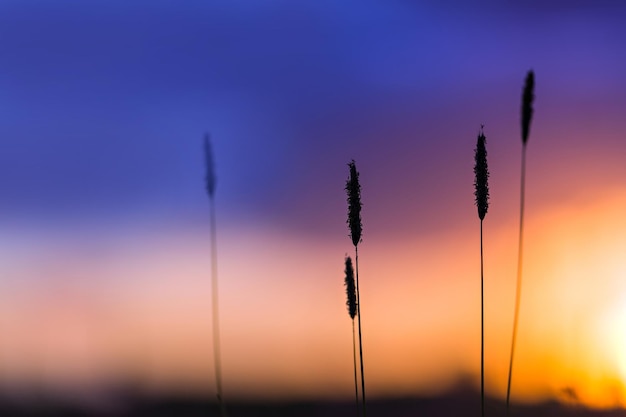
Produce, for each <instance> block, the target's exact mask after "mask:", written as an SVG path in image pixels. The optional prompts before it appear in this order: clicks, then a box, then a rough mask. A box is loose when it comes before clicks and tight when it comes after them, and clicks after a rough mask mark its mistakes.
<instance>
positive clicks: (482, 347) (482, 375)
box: [480, 220, 485, 417]
mask: <svg viewBox="0 0 626 417" xmlns="http://www.w3.org/2000/svg"><path fill="white" fill-rule="evenodd" d="M483 277H484V275H483V221H482V220H481V221H480V401H481V410H482V416H483V417H485V303H484V297H483V294H484V291H483V290H484V285H483V282H484V279H483Z"/></svg>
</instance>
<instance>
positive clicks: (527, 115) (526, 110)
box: [522, 70, 535, 145]
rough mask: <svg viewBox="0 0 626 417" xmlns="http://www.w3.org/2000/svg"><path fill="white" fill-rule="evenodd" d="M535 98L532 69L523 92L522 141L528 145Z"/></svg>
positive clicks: (527, 76)
mask: <svg viewBox="0 0 626 417" xmlns="http://www.w3.org/2000/svg"><path fill="white" fill-rule="evenodd" d="M534 99H535V73H534V72H533V71H532V70H530V71H528V74H527V75H526V82H525V83H524V92H523V93H522V143H523V144H524V145H526V142H528V135H529V133H530V121H531V120H532V118H533V100H534Z"/></svg>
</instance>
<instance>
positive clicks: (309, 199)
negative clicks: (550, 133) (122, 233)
mask: <svg viewBox="0 0 626 417" xmlns="http://www.w3.org/2000/svg"><path fill="white" fill-rule="evenodd" d="M612 3H617V2H599V3H598V2H595V3H593V6H587V5H585V3H584V2H575V4H574V5H571V4H570V3H569V2H558V3H554V2H550V3H549V4H545V3H544V2H530V3H526V4H525V5H507V6H506V7H505V6H503V4H502V3H501V2H480V3H479V4H478V5H474V6H469V5H467V4H466V3H465V2H449V3H445V4H444V3H439V2H410V1H390V2H383V1H365V2H348V3H346V2H333V1H303V2H289V1H271V2H256V1H186V2H174V1H133V2H127V1H126V2H125V1H90V2H80V1H66V0H59V1H55V2H48V1H10V0H5V1H3V2H2V3H1V4H0V143H1V144H2V145H1V147H0V184H1V185H0V190H1V194H2V198H1V199H0V212H1V213H4V214H5V215H17V214H19V215H20V216H25V217H28V216H34V217H39V218H49V219H56V218H57V217H59V218H64V217H73V216H77V215H80V216H87V217H90V216H93V218H94V219H95V221H98V219H102V218H105V217H107V216H109V215H111V214H112V213H113V214H115V213H117V214H121V215H131V216H138V217H141V216H143V215H144V214H145V213H146V212H147V211H154V212H159V213H165V214H166V215H167V213H173V215H176V216H179V215H181V214H187V215H191V216H194V215H195V214H194V213H198V211H199V210H203V209H204V204H205V195H204V194H203V184H202V179H203V166H202V161H203V159H202V154H201V150H202V147H201V138H202V135H203V134H204V132H205V131H209V132H211V134H212V137H213V141H214V146H215V153H216V159H217V169H218V177H219V183H218V196H219V201H220V205H221V206H220V207H222V209H223V210H224V211H225V212H226V213H225V214H224V217H229V216H231V220H233V221H243V222H255V221H261V222H265V223H268V224H274V225H281V226H284V227H287V228H292V227H295V228H302V227H304V228H309V227H313V228H316V227H314V226H311V225H308V224H307V222H308V220H306V218H307V216H311V215H313V213H314V214H315V215H316V216H318V215H321V216H334V214H332V213H335V212H337V211H338V212H339V213H341V212H343V211H344V210H345V208H344V205H345V202H344V197H343V190H342V187H343V181H344V179H345V177H346V176H347V168H346V166H345V164H346V163H347V162H348V161H349V160H350V159H352V158H355V159H357V163H358V166H359V167H360V169H361V170H362V171H364V172H365V173H364V174H363V181H364V182H365V183H366V184H367V186H368V187H370V189H373V190H372V191H371V192H370V196H371V197H370V201H369V202H368V208H369V207H372V210H374V209H376V208H379V209H381V210H382V207H383V206H384V207H386V210H389V211H390V215H391V216H393V213H394V212H395V211H397V212H398V214H400V213H401V212H402V210H404V208H402V207H403V206H405V208H406V207H410V208H411V209H414V210H421V212H423V213H431V212H433V213H436V212H439V211H440V210H438V209H436V208H434V206H433V205H432V204H430V203H428V201H427V200H428V199H430V198H440V199H442V200H443V201H447V202H451V201H452V200H450V198H451V197H450V195H451V194H452V193H454V192H455V190H457V188H458V187H457V184H458V181H459V180H460V181H462V182H464V183H467V185H468V192H467V195H458V201H465V200H467V203H468V204H471V202H472V201H471V182H472V178H471V162H472V161H471V155H472V149H473V146H474V139H475V138H474V135H475V133H476V131H477V129H478V126H479V125H480V124H481V123H485V124H486V126H487V127H486V133H487V137H488V141H489V140H490V138H492V137H494V136H495V137H498V136H500V137H503V136H505V135H507V136H513V137H512V138H510V139H509V138H507V139H506V140H507V141H509V140H510V145H507V146H510V149H511V152H512V151H513V150H517V148H516V147H517V146H518V143H517V141H516V139H515V135H518V132H517V129H518V127H517V126H518V125H517V123H518V117H519V116H518V112H519V109H518V107H519V94H520V92H521V84H522V81H523V77H524V74H525V72H526V71H527V70H528V69H530V68H531V67H532V68H534V69H535V71H536V72H537V79H538V81H537V84H538V90H539V92H538V96H539V97H540V99H539V100H538V104H537V106H538V108H541V106H544V107H543V111H544V114H547V113H548V111H547V108H548V106H551V107H549V108H550V111H551V112H552V115H551V117H553V118H556V117H559V118H560V119H562V120H568V119H571V118H572V114H574V113H576V112H577V111H580V110H581V109H582V110H583V111H585V112H587V114H588V117H589V122H590V123H591V125H592V126H593V124H594V123H597V124H601V121H602V118H603V117H605V115H606V114H607V113H606V111H605V110H602V111H598V112H597V114H596V113H593V110H594V109H597V108H598V103H602V105H603V106H604V105H607V106H612V107H611V108H613V109H617V108H619V105H620V104H622V105H623V103H624V97H625V96H626V94H625V93H626V88H625V87H624V83H623V74H625V73H626V57H625V56H624V55H625V54H626V50H625V49H624V48H623V42H624V39H626V29H624V25H623V21H624V20H623V18H624V17H626V13H625V8H624V6H619V5H617V6H616V5H614V4H612ZM590 4H591V3H590ZM557 104H559V105H557ZM561 104H567V106H563V105H561ZM568 106H570V107H568ZM622 108H623V107H622ZM540 117H541V113H539V115H538V120H539V119H540ZM537 123H541V122H540V121H538V122H537ZM493 140H496V139H493ZM532 140H533V139H532V138H531V141H532ZM490 143H491V142H490ZM495 146H496V148H497V146H498V145H495ZM507 149H508V148H507ZM496 151H497V149H496ZM503 152H504V151H503ZM468 155H469V157H468ZM510 165H512V164H511V163H510V162H508V163H504V162H503V163H502V169H503V170H506V169H508V167H509V166H510ZM494 166H496V167H498V163H497V162H496V163H494ZM452 167H455V168H454V169H452ZM464 177H467V178H466V179H465V180H463V178H464ZM426 187H427V188H429V189H430V192H431V193H432V194H431V195H429V197H428V199H425V198H424V194H423V192H420V191H419V190H420V189H424V188H426ZM398 189H400V190H404V192H405V196H404V197H402V198H401V199H400V201H399V202H398V203H395V204H390V201H394V199H397V195H398ZM374 190H378V191H374ZM412 190H416V191H412ZM503 192H504V191H503ZM453 200H454V201H456V200H457V199H453ZM365 201H366V202H367V198H366V200H365ZM462 209H463V210H464V209H465V207H463V208H462ZM16 213H17V214H16ZM235 219H237V220H235ZM333 222H339V223H342V222H343V218H342V217H341V216H338V218H337V219H335V220H333ZM432 222H434V223H433V224H435V225H436V226H441V225H445V224H448V223H449V221H448V220H445V219H441V220H439V221H437V220H436V219H434V220H432ZM327 226H328V227H331V225H330V223H329V224H328V225H327ZM332 227H335V226H334V223H332ZM415 227H417V226H415ZM424 227H425V226H424Z"/></svg>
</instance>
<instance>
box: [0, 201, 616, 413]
mask: <svg viewBox="0 0 626 417" xmlns="http://www.w3.org/2000/svg"><path fill="white" fill-rule="evenodd" d="M625 212H626V189H616V190H613V191H612V192H611V193H607V194H605V196H604V197H602V198H596V199H594V200H591V201H587V202H586V203H585V204H567V205H553V206H548V207H543V208H541V210H538V209H535V208H533V210H532V211H529V212H528V214H529V216H528V220H527V229H526V231H525V237H526V244H525V263H524V282H523V293H522V304H521V321H520V328H519V344H518V346H517V351H516V352H517V353H516V358H515V367H514V376H513V390H512V392H513V399H514V400H515V401H522V402H532V401H537V400H541V399H546V398H557V399H561V400H567V398H566V397H565V395H564V394H563V393H564V390H566V389H567V390H570V392H571V391H572V390H573V392H575V393H576V396H577V398H578V401H580V402H581V403H584V404H586V405H590V406H597V407H610V406H616V405H618V406H624V405H626V402H625V399H626V389H625V383H626V353H625V352H626V263H625V262H624V261H623V254H624V253H626V216H624V215H623V213H625ZM267 236H272V235H271V234H270V233H268V231H264V230H256V231H252V232H250V231H245V232H244V231H243V230H235V231H233V230H231V231H230V232H229V233H224V234H223V235H222V236H221V240H220V242H221V246H220V255H221V258H220V261H221V262H220V274H221V275H220V280H221V281H220V282H221V307H222V310H221V312H222V329H223V335H222V340H223V360H224V364H223V367H224V373H225V374H224V387H225V390H226V392H227V393H228V395H229V396H230V397H231V398H234V397H262V398H318V397H324V398H336V397H348V396H350V395H351V394H352V393H353V386H352V350H351V349H352V336H351V333H350V332H351V323H350V319H349V317H348V314H347V312H346V309H345V304H344V303H345V300H344V297H345V294H344V289H343V275H342V274H343V254H344V253H345V251H346V249H349V248H350V247H349V246H348V243H347V242H337V243H327V242H316V241H313V242H307V241H305V240H302V239H299V238H294V237H293V236H291V237H290V236H282V237H281V238H271V239H268V238H266V237H267ZM244 237H245V238H244ZM516 239H517V225H516V224H515V223H514V222H513V221H511V222H510V223H507V224H505V225H503V226H500V227H499V228H497V229H495V228H493V227H491V226H490V224H489V222H488V221H486V222H485V256H486V257H485V261H486V263H485V303H486V310H485V317H486V324H485V326H486V327H485V334H486V389H487V392H488V394H490V395H495V396H498V397H500V398H502V397H503V396H504V395H505V392H506V376H507V369H508V354H509V348H510V337H511V325H512V316H513V300H514V288H515V262H516ZM346 240H347V239H346ZM172 242H174V243H172ZM129 251H130V252H129ZM207 253H208V252H207V242H206V239H205V237H204V236H203V235H202V236H201V234H198V233H195V232H194V233H191V232H184V233H182V234H181V235H180V236H177V237H175V239H173V240H172V239H171V236H167V239H166V237H165V236H164V238H163V240H158V239H157V240H152V241H151V244H150V245H149V246H148V248H147V249H139V248H138V247H137V248H134V249H128V248H126V249H124V250H120V251H119V252H116V253H112V254H109V257H108V258H107V259H106V261H102V262H101V263H98V260H97V259H92V260H91V261H83V262H79V261H77V262H69V263H66V264H62V265H56V267H55V268H52V269H50V265H47V264H42V265H41V266H40V267H39V269H38V270H37V271H33V270H29V269H28V268H33V267H27V266H26V264H24V265H22V266H19V265H17V266H15V265H14V266H12V268H13V269H12V271H11V272H12V273H14V274H17V275H19V274H23V275H28V274H31V275H37V274H39V275H43V274H46V273H50V274H52V273H53V274H54V276H49V277H47V280H48V281H49V283H48V285H46V286H44V287H42V288H39V289H34V290H33V291H30V292H29V291H26V290H24V289H22V290H19V288H18V289H13V291H14V293H13V297H12V298H8V296H7V295H6V294H5V295H4V296H3V297H4V298H3V300H2V303H1V304H0V316H2V317H3V318H4V319H3V321H2V327H3V334H4V340H5V342H3V357H2V362H1V363H0V373H1V374H2V375H4V377H5V378H8V379H9V380H10V379H11V378H13V379H14V380H33V379H35V380H38V381H39V382H40V383H44V384H52V382H53V381H54V383H55V384H57V385H58V383H59V381H61V382H62V383H67V384H69V385H72V384H85V383H86V382H85V381H87V382H88V383H93V384H94V385H97V382H98V380H102V381H115V380H116V378H117V379H120V378H121V379H123V378H124V377H127V378H128V379H129V380H130V381H134V382H136V383H138V384H140V385H144V386H146V387H148V388H153V389H185V390H196V391H200V392H207V391H212V390H213V385H212V384H213V379H212V375H213V374H212V372H213V370H212V356H211V351H212V348H211V339H210V336H211V335H210V323H211V321H210V285H209V280H208V271H209V268H208V265H209V258H208V256H207ZM311 253H314V254H315V256H314V257H311V256H310V254H311ZM359 254H360V268H361V297H362V303H363V305H362V315H363V338H364V339H363V340H364V359H365V369H366V382H367V387H368V391H369V393H370V394H371V395H372V396H384V395H411V394H435V393H438V392H442V391H444V390H445V389H447V388H449V387H450V386H452V385H453V384H455V383H456V381H458V380H459V378H463V377H464V376H467V375H471V377H472V379H473V381H474V382H475V383H476V384H478V378H479V377H478V375H479V372H480V368H479V366H480V360H479V352H480V336H479V335H480V310H479V308H480V292H479V288H480V287H479V282H480V280H479V259H478V256H477V255H478V239H477V236H474V235H471V234H469V233H468V234H465V235H459V234H458V232H455V233H453V232H452V231H450V232H449V233H447V234H439V235H437V236H427V237H423V238H420V237H416V238H415V239H412V240H411V241H407V242H400V243H396V244H392V243H390V242H382V243H379V244H377V243H375V242H374V241H372V242H371V243H370V242H369V241H368V242H366V243H364V244H363V245H362V248H361V249H360V252H359ZM20 268H22V269H20ZM50 271H52V272H50ZM96 275H97V276H98V277H99V279H98V280H95V279H94V280H93V282H92V283H91V284H89V283H87V282H86V281H84V278H85V277H88V276H96ZM68 277H69V278H68ZM72 277H74V278H72ZM107 277H108V278H107ZM113 277H114V278H113ZM67 279H71V280H72V283H73V284H72V285H69V284H68V285H67V286H62V285H58V282H64V280H67ZM55 280H56V281H55ZM9 312H10V313H11V314H9ZM8 317H11V318H10V319H9V318H8ZM120 375H122V377H120ZM181 387H182V388H181Z"/></svg>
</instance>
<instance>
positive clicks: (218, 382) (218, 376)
mask: <svg viewBox="0 0 626 417" xmlns="http://www.w3.org/2000/svg"><path fill="white" fill-rule="evenodd" d="M204 156H205V163H206V178H205V179H206V191H207V194H208V195H209V207H210V209H209V211H210V215H209V217H210V227H211V232H210V233H211V297H212V299H211V305H212V316H213V360H214V366H215V386H216V390H217V402H218V405H219V408H220V414H221V415H222V417H226V406H225V404H224V396H223V390H222V357H221V342H220V319H219V312H220V310H219V288H218V277H217V220H216V214H215V185H216V178H215V167H214V163H213V152H212V148H211V141H210V139H209V135H205V137H204Z"/></svg>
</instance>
